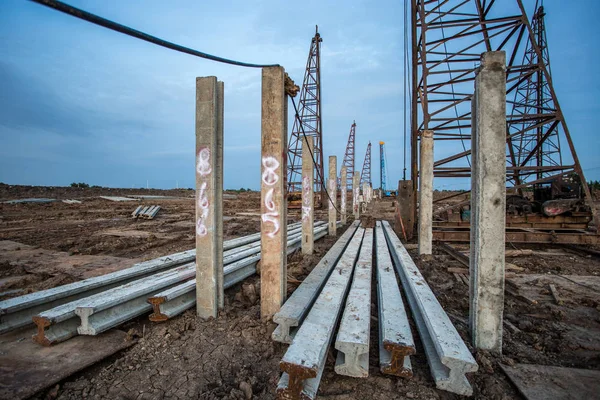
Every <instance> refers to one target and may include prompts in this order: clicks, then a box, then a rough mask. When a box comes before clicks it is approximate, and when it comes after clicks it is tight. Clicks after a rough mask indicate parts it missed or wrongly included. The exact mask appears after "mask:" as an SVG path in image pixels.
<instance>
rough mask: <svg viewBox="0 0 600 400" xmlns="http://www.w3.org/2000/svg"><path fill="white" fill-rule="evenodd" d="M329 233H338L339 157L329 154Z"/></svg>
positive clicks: (332, 234)
mask: <svg viewBox="0 0 600 400" xmlns="http://www.w3.org/2000/svg"><path fill="white" fill-rule="evenodd" d="M327 182H328V185H329V188H328V190H329V197H331V199H328V201H329V224H328V227H329V235H331V236H335V235H336V234H337V209H336V200H337V157H336V156H329V180H328V181H327Z"/></svg>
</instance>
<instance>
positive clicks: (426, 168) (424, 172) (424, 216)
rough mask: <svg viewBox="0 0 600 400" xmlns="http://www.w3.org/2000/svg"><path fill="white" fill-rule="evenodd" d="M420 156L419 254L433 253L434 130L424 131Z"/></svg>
mask: <svg viewBox="0 0 600 400" xmlns="http://www.w3.org/2000/svg"><path fill="white" fill-rule="evenodd" d="M420 150H421V151H420V153H421V154H420V157H419V162H420V165H419V255H428V254H431V253H432V244H431V242H432V239H433V233H432V230H431V228H432V224H433V131H423V133H422V134H421V147H420Z"/></svg>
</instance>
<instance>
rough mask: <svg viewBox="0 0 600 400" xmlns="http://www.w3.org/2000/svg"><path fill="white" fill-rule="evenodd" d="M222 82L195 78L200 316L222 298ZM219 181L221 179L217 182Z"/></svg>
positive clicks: (215, 307) (211, 311)
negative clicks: (220, 150) (220, 147)
mask: <svg viewBox="0 0 600 400" xmlns="http://www.w3.org/2000/svg"><path fill="white" fill-rule="evenodd" d="M221 88H222V84H221V85H219V84H218V83H217V78H216V77H214V76H209V77H204V78H196V311H197V313H198V316H199V317H201V318H209V317H215V318H216V317H217V313H218V307H219V299H221V298H223V292H222V286H220V285H219V283H220V282H221V283H222V282H223V268H222V267H221V268H219V266H222V265H223V252H222V251H221V252H219V249H222V248H223V247H222V246H223V244H222V243H220V244H219V243H218V242H219V240H221V241H222V240H223V236H222V235H221V236H219V232H220V229H222V227H219V225H220V224H222V223H223V214H222V208H221V203H220V202H219V199H222V191H223V188H222V186H221V187H219V182H220V181H219V180H217V174H218V173H219V167H220V166H222V165H223V161H222V160H221V159H220V157H222V156H221V154H222V153H220V152H219V142H220V139H219V135H220V134H221V135H222V132H223V120H222V118H223V112H222V110H220V108H221V104H222V102H221V98H222V92H221V93H220V89H221ZM221 185H222V183H221Z"/></svg>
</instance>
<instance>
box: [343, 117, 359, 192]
mask: <svg viewBox="0 0 600 400" xmlns="http://www.w3.org/2000/svg"><path fill="white" fill-rule="evenodd" d="M355 138H356V121H354V122H352V126H351V127H350V134H349V135H348V144H347V145H346V152H345V153H344V163H343V164H342V166H345V167H346V177H345V179H346V187H347V188H352V179H353V178H354V140H355ZM342 178H343V177H342Z"/></svg>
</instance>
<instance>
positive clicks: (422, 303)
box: [383, 221, 479, 396]
mask: <svg viewBox="0 0 600 400" xmlns="http://www.w3.org/2000/svg"><path fill="white" fill-rule="evenodd" d="M383 227H384V231H385V234H386V237H387V240H388V245H389V248H390V253H391V254H392V257H393V259H394V262H395V265H396V268H397V269H398V275H399V276H400V279H401V280H402V285H403V286H404V289H405V290H406V295H407V298H408V300H409V303H410V307H411V310H412V313H413V316H414V319H415V322H416V323H417V328H418V330H419V334H420V336H421V341H422V343H423V347H424V348H425V354H426V355H427V361H428V362H429V367H430V369H431V373H432V375H433V378H434V380H435V383H436V386H437V388H438V389H442V390H447V391H449V392H453V393H457V394H461V395H464V396H471V395H472V394H473V388H472V387H471V385H470V384H469V381H468V380H467V378H466V377H465V373H467V372H475V371H477V369H478V368H479V367H478V365H477V363H476V362H475V359H474V358H473V356H472V355H471V353H470V352H469V349H468V348H467V346H466V345H465V343H464V341H463V340H462V339H461V337H460V335H459V334H458V332H457V330H456V328H455V327H454V325H452V322H451V321H450V318H448V315H447V314H446V312H445V311H444V309H443V308H442V306H441V305H440V303H439V302H438V301H437V299H436V298H435V295H434V294H433V292H432V291H431V288H430V287H429V285H428V284H427V281H425V279H424V278H423V276H422V275H421V272H420V271H419V269H418V268H417V266H416V265H415V263H414V261H413V260H412V258H411V257H410V255H409V254H408V252H407V251H406V249H405V248H404V246H403V245H402V243H401V242H400V239H398V236H396V234H395V233H394V231H393V230H392V228H391V227H390V225H389V223H388V222H387V221H384V222H383Z"/></svg>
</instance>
